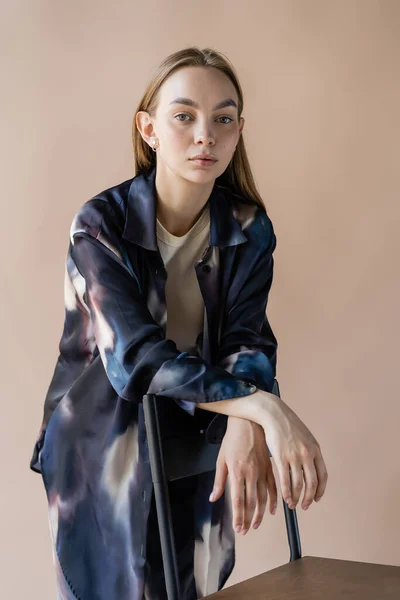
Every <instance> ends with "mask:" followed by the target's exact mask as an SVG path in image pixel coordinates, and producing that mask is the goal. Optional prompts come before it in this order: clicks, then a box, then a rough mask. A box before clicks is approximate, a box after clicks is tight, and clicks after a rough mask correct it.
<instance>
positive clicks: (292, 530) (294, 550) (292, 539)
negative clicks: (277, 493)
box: [283, 500, 301, 562]
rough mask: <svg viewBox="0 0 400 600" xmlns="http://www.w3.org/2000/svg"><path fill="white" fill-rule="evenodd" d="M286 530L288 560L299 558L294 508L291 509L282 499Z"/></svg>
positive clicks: (298, 540)
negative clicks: (288, 550) (288, 549)
mask: <svg viewBox="0 0 400 600" xmlns="http://www.w3.org/2000/svg"><path fill="white" fill-rule="evenodd" d="M283 508H284V511H285V523H286V531H287V536H288V541H289V548H290V562H293V561H294V560H297V559H299V558H301V545H300V535H299V527H298V524H297V514H296V510H295V509H294V510H291V509H290V508H289V507H288V505H287V504H286V502H285V501H284V500H283Z"/></svg>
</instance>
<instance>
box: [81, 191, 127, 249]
mask: <svg viewBox="0 0 400 600" xmlns="http://www.w3.org/2000/svg"><path fill="white" fill-rule="evenodd" d="M131 183H132V179H128V180H126V181H123V182H121V183H118V184H116V185H114V186H112V187H110V188H107V189H105V190H102V191H101V192H98V193H97V194H96V195H95V196H93V197H92V198H90V199H89V200H86V202H84V204H82V206H81V207H80V208H79V210H78V211H77V212H76V213H75V215H74V217H73V219H72V223H71V227H70V239H71V242H72V243H73V240H74V236H75V235H76V234H79V233H85V234H87V235H90V236H91V237H94V238H98V237H99V236H100V235H104V234H106V235H107V234H108V235H110V236H114V235H117V236H118V235H119V234H121V235H122V231H123V228H124V223H125V213H126V204H127V198H128V192H129V188H130V185H131Z"/></svg>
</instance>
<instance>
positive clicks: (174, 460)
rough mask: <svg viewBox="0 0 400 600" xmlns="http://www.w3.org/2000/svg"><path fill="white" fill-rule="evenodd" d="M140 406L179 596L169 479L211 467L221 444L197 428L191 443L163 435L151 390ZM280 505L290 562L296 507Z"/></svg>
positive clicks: (170, 582) (167, 563)
mask: <svg viewBox="0 0 400 600" xmlns="http://www.w3.org/2000/svg"><path fill="white" fill-rule="evenodd" d="M272 393H273V394H275V395H277V396H279V386H278V382H277V380H276V379H275V380H274V386H273V389H272ZM143 409H144V416H145V423H146V433H147V440H148V447H149V457H150V466H151V473H152V480H153V486H154V494H155V501H156V508H157V518H158V524H159V530H160V541H161V551H162V557H163V564H164V573H165V583H166V588H167V593H168V600H180V596H179V577H178V568H177V561H176V554H175V544H174V535H173V529H172V520H171V509H170V502H169V495H168V481H174V480H175V479H180V478H182V477H189V476H190V475H197V474H200V473H205V472H207V471H213V470H214V469H215V465H216V461H217V456H218V452H219V449H220V444H209V443H208V442H207V441H206V440H205V433H204V432H200V431H199V432H198V433H197V434H195V435H193V433H191V434H190V443H188V438H185V437H183V436H182V437H171V438H167V439H163V438H162V433H161V431H160V422H159V410H160V409H159V407H158V404H157V397H156V396H155V395H152V394H147V395H145V396H144V397H143ZM270 456H271V454H270ZM283 506H284V513H285V521H286V530H287V535H288V542H289V548H290V562H293V561H295V560H298V559H299V558H300V557H301V546H300V536H299V530H298V523H297V517H296V510H291V509H290V508H289V507H288V505H287V504H286V502H285V501H284V500H283Z"/></svg>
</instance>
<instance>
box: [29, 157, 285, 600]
mask: <svg viewBox="0 0 400 600" xmlns="http://www.w3.org/2000/svg"><path fill="white" fill-rule="evenodd" d="M155 174H156V168H155V167H153V168H152V169H151V170H150V171H149V172H148V173H147V174H139V175H136V176H135V177H134V178H133V179H130V180H128V181H125V182H123V183H121V184H118V185H116V186H114V187H112V188H110V189H107V190H105V191H103V192H101V193H99V194H97V195H96V196H95V197H93V198H91V199H90V200H88V201H87V202H85V204H83V206H82V207H81V208H80V210H79V211H78V213H77V214H76V216H75V218H74V219H73V222H72V226H71V230H70V241H69V248H68V253H67V257H66V270H65V286H64V295H65V321H64V329H63V332H62V335H61V340H60V344H59V357H58V360H57V363H56V366H55V370H54V373H53V377H52V379H51V382H50V386H49V389H48V391H47V395H46V398H45V403H44V416H43V420H42V425H41V428H40V432H39V435H38V438H37V441H36V444H35V448H34V453H33V456H32V459H31V463H30V467H31V469H32V470H33V471H36V472H38V473H41V474H42V477H43V482H44V486H45V489H46V493H47V499H48V505H49V522H50V531H51V536H52V542H53V560H54V564H55V566H56V571H57V586H58V593H59V598H63V599H65V598H67V599H70V598H71V599H72V598H78V599H80V600H142V599H143V598H146V599H148V600H158V599H159V600H161V599H162V598H165V592H162V591H160V590H161V587H160V586H161V584H160V586H159V587H157V585H158V584H157V583H155V582H156V581H157V576H156V574H155V572H154V570H153V571H152V572H151V571H149V570H148V569H149V567H148V561H146V552H147V551H148V548H149V547H150V542H151V543H152V544H153V545H154V544H156V542H154V540H150V542H149V529H148V526H149V522H150V520H149V514H150V508H151V502H152V501H153V502H154V499H153V500H152V496H153V495H152V480H151V472H150V463H149V456H148V447H147V439H146V432H145V426H144V415H143V404H142V398H143V396H144V395H145V394H147V393H150V394H155V395H156V396H157V397H158V398H159V399H163V400H162V404H161V405H162V406H163V407H165V411H164V412H163V411H161V413H160V415H161V418H164V427H166V428H167V429H168V430H171V434H172V432H173V431H175V432H178V434H179V431H180V429H182V431H183V430H185V432H187V431H188V430H190V428H191V427H192V428H193V431H195V430H197V431H198V430H199V428H200V429H206V437H207V439H208V440H209V441H210V442H220V441H221V439H222V437H223V435H224V433H225V429H226V421H227V417H226V416H224V415H215V413H211V412H209V411H204V410H201V409H198V408H196V403H202V402H215V401H218V400H224V399H229V398H237V397H240V396H245V395H250V394H253V393H254V392H255V391H256V389H257V388H260V389H263V390H265V391H271V390H272V385H273V381H274V377H275V370H276V351H277V341H276V338H275V336H274V334H273V332H272V330H271V327H270V325H269V322H268V319H267V316H266V305H267V300H268V294H269V290H270V287H271V283H272V278H273V251H274V249H275V246H276V237H275V234H274V230H273V226H272V223H271V220H270V218H269V217H268V216H267V214H266V211H265V210H264V208H262V207H260V206H259V205H258V204H256V203H255V202H253V201H251V200H249V199H245V198H244V197H243V196H242V195H241V194H238V193H234V192H233V191H232V190H230V189H228V188H227V187H224V186H222V185H220V184H218V183H217V182H216V183H215V185H214V187H213V189H212V192H211V195H210V197H209V200H208V202H209V208H210V238H209V245H208V247H207V248H206V251H205V252H204V254H203V256H202V257H201V259H200V261H199V262H197V263H196V264H195V265H194V268H195V271H196V276H197V278H198V282H199V286H200V289H201V292H202V295H203V298H204V326H203V331H202V332H201V333H200V334H199V336H198V339H197V343H196V348H197V350H196V352H193V353H191V354H188V353H187V352H180V351H179V350H178V349H177V347H176V344H175V343H174V341H173V340H171V339H167V338H166V335H165V328H166V322H167V307H166V301H165V284H166V277H167V274H166V269H165V266H164V263H163V260H162V258H161V255H160V252H159V249H158V245H157V237H156V212H157V200H156V190H155ZM183 428H184V429H183ZM214 474H215V473H211V474H204V475H199V476H198V479H197V480H196V481H197V484H196V485H197V486H198V487H196V493H195V495H194V496H193V498H195V501H193V502H194V504H195V506H194V507H193V511H194V512H193V515H194V516H193V523H194V529H193V531H187V533H185V532H184V533H182V534H178V535H181V537H182V536H183V537H184V536H185V535H186V536H189V537H191V538H195V539H193V540H192V542H193V544H192V550H191V552H192V553H193V556H192V557H191V560H190V561H189V564H191V565H193V569H194V572H190V569H189V568H188V567H185V568H186V572H185V573H186V574H184V573H182V582H183V588H184V589H185V590H186V591H184V592H182V594H183V595H182V597H183V598H185V599H186V598H187V599H189V598H190V599H192V598H196V597H198V598H200V597H202V596H203V595H205V594H210V593H212V592H215V591H217V590H218V589H221V587H222V586H223V584H224V583H225V581H226V579H227V578H228V576H229V574H230V573H231V571H232V569H233V566H234V534H233V530H232V525H231V521H232V518H231V517H232V513H231V505H230V499H229V494H228V493H227V491H226V493H225V494H224V495H223V496H222V498H220V500H218V501H217V502H215V503H211V502H209V500H208V496H209V494H210V492H211V489H212V485H213V475H214ZM171 502H173V500H171ZM172 509H173V510H174V507H172ZM151 535H153V533H152V534H151ZM154 535H155V534H154ZM189 541H190V540H189ZM185 554H186V555H187V552H186V553H185ZM178 559H179V560H181V559H180V558H179V556H178ZM193 569H192V571H193ZM160 577H161V575H160ZM152 586H153V587H152Z"/></svg>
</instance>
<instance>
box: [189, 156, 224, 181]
mask: <svg viewBox="0 0 400 600" xmlns="http://www.w3.org/2000/svg"><path fill="white" fill-rule="evenodd" d="M224 170H225V169H222V170H221V163H220V162H219V161H218V162H217V163H216V164H215V165H213V166H212V167H207V168H203V169H202V168H196V166H194V165H188V168H186V169H185V170H184V175H183V177H184V178H185V179H187V180H188V181H192V182H193V183H203V184H205V183H210V182H211V181H215V179H216V178H217V177H219V176H220V175H222V173H223V172H224Z"/></svg>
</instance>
